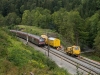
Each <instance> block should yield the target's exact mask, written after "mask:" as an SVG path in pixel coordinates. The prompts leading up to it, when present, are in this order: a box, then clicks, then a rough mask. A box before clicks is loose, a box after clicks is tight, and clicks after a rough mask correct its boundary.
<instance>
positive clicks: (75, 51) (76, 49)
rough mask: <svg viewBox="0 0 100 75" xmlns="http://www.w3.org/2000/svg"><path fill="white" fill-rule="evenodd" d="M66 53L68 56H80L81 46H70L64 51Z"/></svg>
mask: <svg viewBox="0 0 100 75" xmlns="http://www.w3.org/2000/svg"><path fill="white" fill-rule="evenodd" d="M64 51H65V52H66V53H67V54H68V55H74V56H80V53H81V50H80V46H76V45H73V46H70V47H67V48H65V49H64Z"/></svg>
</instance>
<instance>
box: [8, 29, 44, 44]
mask: <svg viewBox="0 0 100 75" xmlns="http://www.w3.org/2000/svg"><path fill="white" fill-rule="evenodd" d="M10 31H11V32H13V33H16V35H17V36H18V37H20V38H23V39H25V40H28V41H30V42H32V43H34V44H36V45H38V46H44V45H45V40H44V38H42V37H40V36H37V35H33V34H29V33H26V32H22V31H16V30H10Z"/></svg>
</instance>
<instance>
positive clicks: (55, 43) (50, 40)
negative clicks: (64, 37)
mask: <svg viewBox="0 0 100 75" xmlns="http://www.w3.org/2000/svg"><path fill="white" fill-rule="evenodd" d="M41 37H42V38H44V39H45V44H46V45H49V46H51V47H53V48H56V49H57V50H59V49H60V48H61V44H60V39H58V38H54V37H48V36H46V35H41Z"/></svg>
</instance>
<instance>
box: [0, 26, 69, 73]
mask: <svg viewBox="0 0 100 75" xmlns="http://www.w3.org/2000/svg"><path fill="white" fill-rule="evenodd" d="M0 42H2V43H0V62H1V63H0V75H22V74H23V73H26V74H27V75H29V73H30V72H33V73H34V74H35V75H70V74H69V73H68V72H66V71H65V70H64V69H62V68H59V67H58V66H57V65H56V64H55V63H54V62H53V61H51V60H50V59H48V58H47V57H46V56H45V55H44V54H42V53H41V52H39V51H36V50H35V49H34V48H32V47H30V46H27V45H24V44H23V43H22V42H20V41H19V40H18V39H17V38H16V37H15V36H13V35H11V34H10V33H8V30H7V29H4V28H0Z"/></svg>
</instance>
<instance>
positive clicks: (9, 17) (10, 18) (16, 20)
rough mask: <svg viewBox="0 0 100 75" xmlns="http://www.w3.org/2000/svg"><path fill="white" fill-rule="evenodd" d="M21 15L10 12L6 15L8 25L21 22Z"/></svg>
mask: <svg viewBox="0 0 100 75" xmlns="http://www.w3.org/2000/svg"><path fill="white" fill-rule="evenodd" d="M20 20H21V19H20V17H18V16H17V15H16V13H14V12H13V13H9V14H8V15H7V16H6V17H5V23H6V25H13V24H19V23H20Z"/></svg>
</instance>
